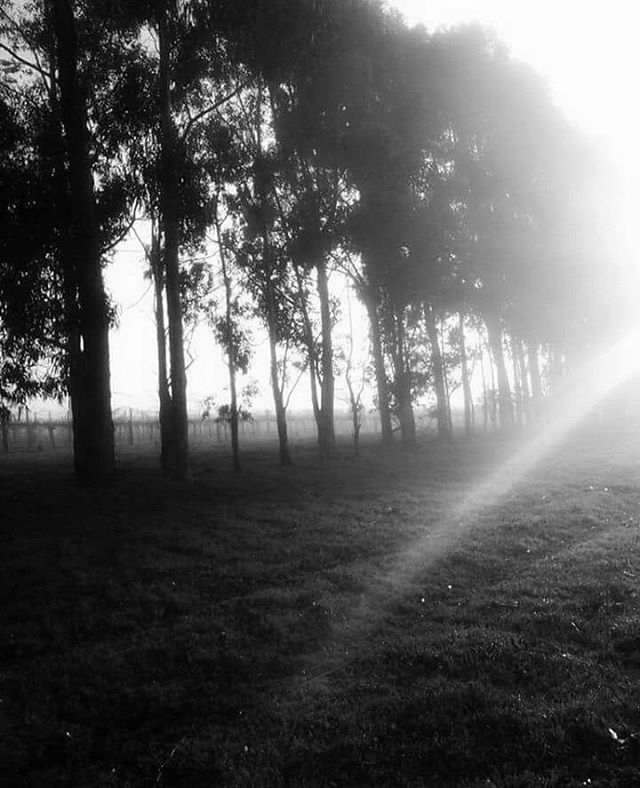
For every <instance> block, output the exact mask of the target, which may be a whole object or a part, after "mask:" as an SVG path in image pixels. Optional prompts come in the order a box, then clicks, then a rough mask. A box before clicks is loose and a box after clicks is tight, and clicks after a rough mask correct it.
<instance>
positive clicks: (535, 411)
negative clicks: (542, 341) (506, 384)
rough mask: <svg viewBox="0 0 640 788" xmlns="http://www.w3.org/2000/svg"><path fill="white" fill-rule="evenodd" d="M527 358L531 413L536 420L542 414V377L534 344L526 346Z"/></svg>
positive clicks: (536, 348)
mask: <svg viewBox="0 0 640 788" xmlns="http://www.w3.org/2000/svg"><path fill="white" fill-rule="evenodd" d="M527 357H528V359H529V379H530V382H531V411H532V416H533V418H534V419H538V418H539V417H540V415H541V412H542V397H543V394H542V376H541V375H540V363H539V361H538V345H537V343H535V342H529V343H528V344H527Z"/></svg>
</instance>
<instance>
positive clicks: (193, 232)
mask: <svg viewBox="0 0 640 788" xmlns="http://www.w3.org/2000/svg"><path fill="white" fill-rule="evenodd" d="M0 52H1V54H2V56H3V57H2V60H1V67H2V84H1V86H0V178H1V180H2V191H1V193H0V223H1V225H2V228H3V231H2V234H1V235H0V354H1V358H0V398H1V399H2V402H3V403H4V405H3V407H5V408H6V407H8V406H9V405H11V404H14V403H17V402H21V401H24V399H25V398H26V397H29V396H32V395H35V394H45V395H61V394H62V393H65V392H66V393H68V395H69V397H70V402H71V409H72V414H73V434H74V457H75V471H76V475H77V477H78V479H79V480H82V481H97V480H100V479H103V478H105V477H108V476H109V475H110V474H111V473H112V471H113V464H114V442H113V424H112V415H111V406H110V388H109V346H108V331H109V326H110V323H111V322H112V320H113V317H114V309H113V306H112V305H111V304H110V303H109V301H108V298H107V295H106V293H105V289H104V284H103V278H102V269H103V265H104V262H105V260H107V259H108V258H109V255H110V254H113V252H114V250H115V249H116V248H117V245H118V243H119V242H120V241H121V240H122V239H123V238H124V237H126V236H127V235H128V234H130V233H131V232H132V230H135V229H136V227H138V228H139V227H140V224H139V223H140V222H146V225H145V227H146V228H147V229H148V233H147V236H146V237H148V239H149V241H148V242H146V245H145V251H146V256H147V260H148V263H149V276H150V277H151V279H152V281H153V287H154V293H155V303H156V322H157V340H158V341H157V345H158V369H159V379H158V396H159V405H160V426H161V435H162V442H161V443H162V448H161V460H162V467H163V470H164V471H165V472H166V473H167V474H171V475H173V476H176V477H179V478H186V477H188V475H189V449H188V420H187V400H186V372H185V348H184V326H185V324H186V323H188V322H189V321H194V320H201V319H203V318H204V319H206V320H208V321H209V322H210V324H211V326H212V328H213V329H214V331H215V332H216V335H217V337H218V340H219V341H220V343H221V345H222V347H223V348H224V351H225V356H226V360H227V364H228V368H229V390H230V397H231V401H230V403H229V407H228V411H227V415H228V418H229V421H230V424H231V433H232V442H233V447H234V462H235V465H236V467H237V468H238V469H239V468H240V454H239V446H238V419H239V418H240V417H241V415H242V406H241V393H240V391H239V384H238V375H239V374H240V373H242V372H243V371H246V369H247V368H248V365H249V364H250V342H249V338H248V336H247V332H246V326H247V318H248V315H249V314H252V315H255V314H258V315H259V316H260V318H261V320H262V321H263V324H264V326H265V328H266V331H267V334H268V338H269V343H268V344H269V353H270V370H271V385H272V391H273V399H274V407H275V412H276V415H277V421H278V436H279V445H280V461H281V462H282V463H283V464H287V463H289V462H291V456H290V452H289V446H288V442H287V423H286V410H287V386H288V385H289V382H290V379H291V368H290V367H291V365H290V353H289V351H290V350H291V349H292V348H296V349H297V351H298V352H299V353H302V355H303V357H304V364H303V369H302V371H303V372H304V373H305V374H306V375H308V376H309V383H310V392H311V401H312V406H313V411H314V415H315V419H316V424H317V432H318V444H319V450H320V453H321V455H322V456H323V457H326V456H328V455H330V454H331V451H332V446H333V442H334V433H333V423H334V416H333V412H334V399H335V385H336V384H335V378H336V369H337V367H338V366H340V367H341V369H342V370H343V371H344V372H345V374H346V378H347V384H348V388H349V390H350V392H351V403H352V407H353V413H354V428H355V430H356V433H357V414H358V409H359V407H360V396H361V390H360V389H359V388H358V386H359V383H358V381H356V380H355V378H354V375H353V374H350V373H353V366H352V359H353V343H352V345H351V347H347V348H346V349H345V348H342V349H341V350H340V351H339V352H338V351H337V349H336V347H335V337H334V329H335V325H336V317H337V314H338V311H339V310H340V309H342V310H343V312H344V311H345V310H346V309H347V306H345V305H344V304H342V305H340V304H337V303H336V302H335V299H334V298H333V297H332V295H331V288H330V281H329V280H330V276H331V274H332V273H334V272H336V271H338V270H339V271H340V272H341V273H342V274H343V275H344V276H347V277H349V278H350V280H351V281H352V285H353V288H354V289H355V291H356V293H357V296H358V298H359V299H360V300H361V302H362V304H363V305H364V307H365V309H366V313H367V315H368V318H369V323H370V338H371V366H372V372H373V378H374V380H375V391H376V405H377V409H378V413H379V416H380V422H381V432H382V439H383V441H385V442H390V441H392V440H393V435H394V431H395V426H394V425H395V424H397V425H398V426H399V432H400V434H401V440H402V443H403V444H404V445H406V446H412V445H413V444H414V443H415V440H416V428H415V421H414V412H413V407H414V403H415V402H416V400H417V399H418V398H419V397H421V396H422V395H424V393H425V392H427V391H433V392H434V394H435V398H436V402H437V415H438V430H439V433H440V435H442V436H443V437H446V436H447V435H448V433H449V430H450V417H449V414H448V392H447V374H446V365H447V358H446V357H445V354H444V353H443V341H442V340H443V331H445V330H446V331H447V332H448V339H449V342H448V345H449V347H455V353H456V358H457V361H456V363H457V364H458V366H459V368H460V374H461V384H462V390H463V394H464V398H465V413H466V426H467V429H470V428H471V413H472V403H471V397H472V393H471V386H470V382H469V380H470V370H469V366H468V363H467V362H468V358H469V353H468V351H467V348H466V346H465V339H466V338H467V337H468V336H470V335H471V334H473V335H474V336H483V337H485V338H486V342H487V343H488V346H489V347H490V349H491V355H492V359H493V364H494V368H495V371H496V387H497V390H498V400H499V401H498V416H499V421H500V424H501V425H502V426H504V427H509V425H511V424H512V423H513V421H514V397H513V394H514V392H512V390H511V388H512V382H516V381H517V386H518V389H519V397H520V399H521V400H522V401H524V400H526V399H533V400H534V401H535V400H538V399H539V398H540V397H542V394H543V382H542V376H541V363H543V362H544V363H545V364H546V365H548V366H549V367H550V368H551V369H552V371H553V372H554V373H555V374H562V371H563V369H564V367H565V366H566V365H567V364H570V363H571V362H572V360H573V359H576V358H578V357H579V356H580V355H581V354H582V353H584V352H585V349H588V348H589V347H590V346H591V345H593V344H594V343H595V342H596V341H597V339H598V338H599V337H600V336H601V335H602V332H603V331H604V329H605V328H606V327H607V326H608V325H609V323H610V322H611V316H612V310H614V309H616V302H615V293H614V292H613V290H612V289H611V293H610V294H608V295H607V292H608V291H607V287H608V284H610V283H611V282H613V281H615V276H614V275H613V267H614V265H615V261H612V260H610V259H607V257H606V251H605V249H606V247H605V244H604V237H603V236H604V234H606V228H603V227H602V226H601V221H600V215H601V214H600V208H601V206H602V199H603V195H602V191H601V183H602V179H601V178H600V177H599V172H598V171H599V170H600V169H601V164H600V161H599V159H598V157H597V156H596V154H595V153H594V151H593V150H592V149H591V147H590V145H589V144H588V141H587V140H585V139H584V138H582V137H581V136H580V135H579V134H578V133H577V132H576V131H575V130H574V129H573V128H571V127H570V126H569V125H568V124H567V122H566V121H565V120H564V118H563V116H562V115H561V114H560V112H559V111H558V110H557V109H556V107H555V106H554V104H553V102H552V100H551V98H550V96H549V93H548V90H547V88H546V86H545V84H544V82H543V81H542V80H541V78H540V77H539V76H538V75H536V74H535V73H534V72H533V71H532V70H531V69H530V68H529V67H527V66H525V65H523V64H521V63H519V62H517V61H515V60H514V59H513V58H512V57H511V56H510V54H509V52H508V51H507V50H506V48H505V47H504V45H503V44H501V43H500V42H499V41H498V40H496V39H495V37H494V35H493V34H492V33H491V32H489V31H486V30H483V29H480V28H478V27H465V28H460V29H453V30H450V31H447V32H441V33H437V34H434V35H430V34H428V33H427V31H426V30H425V29H423V28H420V27H417V28H412V29H409V28H408V27H407V26H406V25H405V24H404V22H403V20H402V19H401V18H400V17H399V16H397V15H396V14H394V13H391V12H389V11H388V10H386V9H385V7H384V6H383V5H382V4H381V3H379V2H375V1H374V0H277V2H276V0H191V1H190V0H185V2H178V0H158V1H157V2H140V0H135V1H134V0H119V1H118V2H105V1H104V0H76V1H75V2H73V0H34V2H32V3H30V4H28V5H26V6H25V5H24V4H22V3H18V2H7V1H6V0H0ZM211 248H214V249H215V255H216V259H217V261H218V263H219V265H217V266H216V267H215V268H214V267H212V266H211V264H210V262H209V255H208V251H209V250H211ZM605 291H607V292H605ZM510 365H511V369H512V373H511V375H510V373H509V367H510ZM513 370H515V373H514V372H513Z"/></svg>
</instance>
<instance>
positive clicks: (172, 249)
mask: <svg viewBox="0 0 640 788" xmlns="http://www.w3.org/2000/svg"><path fill="white" fill-rule="evenodd" d="M158 47H159V53H160V97H159V98H160V112H161V119H160V120H161V122H160V126H161V136H160V150H161V152H160V187H161V200H160V216H161V222H162V231H163V236H164V269H165V289H166V294H167V319H168V323H169V360H170V364H171V425H172V432H173V445H172V447H171V448H172V456H171V457H170V458H169V464H170V469H171V474H172V475H173V476H175V477H176V478H177V479H189V478H190V471H189V420H188V415H187V374H186V371H185V360H184V331H183V326H182V299H181V297H180V265H179V258H178V255H179V247H180V218H179V196H178V162H177V131H176V127H175V123H174V120H173V114H172V104H171V73H170V71H171V68H170V51H169V48H170V41H169V31H168V21H167V13H166V12H165V13H162V14H161V15H160V22H159V24H158Z"/></svg>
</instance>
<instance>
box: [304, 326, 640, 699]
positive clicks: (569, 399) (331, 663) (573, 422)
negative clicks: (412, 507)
mask: <svg viewBox="0 0 640 788" xmlns="http://www.w3.org/2000/svg"><path fill="white" fill-rule="evenodd" d="M639 348H640V326H638V327H635V328H634V329H633V330H631V331H629V333H628V334H626V335H625V337H624V338H623V339H622V340H620V341H618V342H616V343H615V344H613V345H612V346H611V347H610V348H609V349H608V350H607V351H605V352H603V353H601V354H600V355H599V356H597V357H596V358H594V359H592V360H590V361H589V362H587V363H585V364H584V365H583V367H582V368H581V369H579V370H578V371H577V372H576V373H574V374H573V375H571V376H568V377H567V378H566V379H565V380H564V381H563V382H562V384H561V385H559V386H558V387H557V389H556V391H555V392H554V393H553V394H552V395H551V396H549V397H548V407H547V409H546V418H547V423H546V425H545V426H544V427H543V428H542V429H541V431H540V432H539V433H538V434H537V435H536V436H535V437H533V438H532V439H531V440H529V441H528V442H527V443H526V444H525V445H524V446H522V447H521V448H520V449H519V450H517V451H516V453H515V454H514V455H513V456H511V457H510V458H509V459H508V460H506V461H505V462H504V463H502V464H501V465H500V466H499V467H498V468H497V469H496V470H495V471H493V472H492V473H491V474H490V475H489V476H487V477H486V478H485V479H484V480H482V481H480V482H479V483H478V484H477V485H475V486H474V487H473V488H472V489H471V490H470V491H469V492H468V493H467V494H466V495H465V496H464V497H463V498H462V500H461V501H460V502H459V503H458V504H456V505H454V506H452V507H451V508H450V510H449V512H448V513H447V514H446V515H445V516H444V517H442V518H441V519H440V520H439V521H438V522H437V523H436V524H435V526H432V527H429V528H425V532H424V534H422V535H421V536H419V537H418V538H417V539H413V540H412V541H410V542H409V543H408V544H407V545H405V547H404V548H403V549H402V550H401V551H400V552H399V553H398V554H397V555H396V556H395V557H394V558H393V560H392V562H391V564H390V566H389V567H388V568H387V570H386V571H384V572H382V573H379V574H377V575H376V576H375V577H374V578H372V580H371V582H370V583H369V584H368V587H367V588H366V589H365V590H364V591H363V592H362V594H361V596H360V598H359V600H358V602H357V604H356V605H354V606H353V607H352V608H351V610H350V611H349V612H348V613H347V615H346V616H345V618H344V619H343V621H342V623H341V624H339V625H338V626H336V627H335V628H334V631H333V633H332V647H331V648H329V649H325V650H324V653H323V655H322V656H321V657H320V658H319V659H318V660H317V661H316V662H315V663H314V664H313V665H312V666H311V667H310V669H308V670H307V671H306V673H305V675H304V676H303V677H302V682H303V683H304V684H308V683H309V682H310V681H313V680H314V678H319V677H324V676H326V675H327V674H328V673H332V672H334V671H336V670H337V669H339V667H340V665H341V664H344V662H345V661H346V660H347V659H348V654H349V649H352V648H353V647H354V646H355V645H356V644H357V642H358V641H360V640H362V639H363V638H364V637H366V635H367V633H368V632H370V631H371V629H372V628H373V627H374V626H375V625H376V623H377V622H379V621H380V620H381V619H382V618H383V617H384V615H385V613H386V611H387V610H388V608H389V605H390V604H391V603H392V602H393V601H394V600H395V599H397V598H398V597H399V596H401V595H402V594H403V593H404V592H406V591H407V590H408V589H409V588H410V587H411V585H412V584H413V583H414V582H415V580H416V579H417V578H418V577H419V576H420V575H421V574H423V573H424V572H425V571H427V570H428V569H429V567H431V566H433V565H434V564H435V563H436V562H437V561H438V560H439V559H441V558H442V557H443V556H444V555H445V554H446V553H447V552H448V551H449V550H450V549H451V548H452V547H453V546H454V545H455V544H456V543H457V542H459V541H460V540H462V539H463V538H464V537H465V535H466V534H467V533H468V532H469V531H470V529H471V528H472V527H473V526H476V525H477V522H478V516H479V515H480V513H481V512H482V510H483V509H486V508H487V507H489V506H495V505H496V504H498V503H499V502H500V501H501V500H503V499H504V498H505V497H506V496H507V495H508V494H509V493H511V492H512V491H513V489H514V487H515V486H516V485H517V484H518V483H519V482H520V481H522V479H523V478H524V476H525V475H526V474H527V473H528V472H529V471H530V470H532V469H533V468H534V467H535V466H536V465H537V464H538V463H539V462H540V461H541V460H543V459H544V458H545V457H547V456H548V455H549V454H550V453H551V451H552V450H553V449H554V447H556V446H557V445H558V444H559V443H560V442H561V441H562V440H563V438H565V437H566V436H567V434H568V433H569V432H570V431H571V430H572V429H574V428H575V427H577V426H578V425H579V424H580V423H581V422H582V421H583V420H584V419H585V418H586V416H588V415H589V414H591V413H592V412H593V411H594V409H595V408H596V407H597V406H598V405H599V404H600V403H601V402H602V401H603V400H605V399H606V398H607V397H608V396H609V395H610V394H612V393H613V392H614V391H615V390H616V389H617V388H618V387H619V386H621V385H622V384H623V383H624V382H625V380H627V379H628V378H630V377H631V376H632V375H634V374H636V373H638V371H640V352H639ZM630 359H634V363H631V364H630V363H629V360H630Z"/></svg>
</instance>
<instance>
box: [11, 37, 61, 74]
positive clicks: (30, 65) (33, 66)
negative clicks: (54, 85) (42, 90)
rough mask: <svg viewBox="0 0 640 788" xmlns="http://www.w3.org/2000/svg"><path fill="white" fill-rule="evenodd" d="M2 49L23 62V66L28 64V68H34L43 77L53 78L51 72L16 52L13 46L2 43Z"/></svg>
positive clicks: (19, 61)
mask: <svg viewBox="0 0 640 788" xmlns="http://www.w3.org/2000/svg"><path fill="white" fill-rule="evenodd" d="M0 49H4V51H5V52H7V53H8V54H9V55H11V57H12V58H13V59H14V60H17V61H18V63H22V65H23V66H27V67H28V68H31V69H33V71H35V72H36V73H38V74H40V76H41V77H46V78H47V79H52V76H51V72H49V71H47V70H46V69H44V68H43V67H42V66H40V65H38V63H32V62H31V61H30V60H27V59H26V58H24V57H21V56H20V55H19V54H18V53H17V52H15V51H14V50H13V49H11V47H8V46H7V45H6V44H0Z"/></svg>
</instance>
